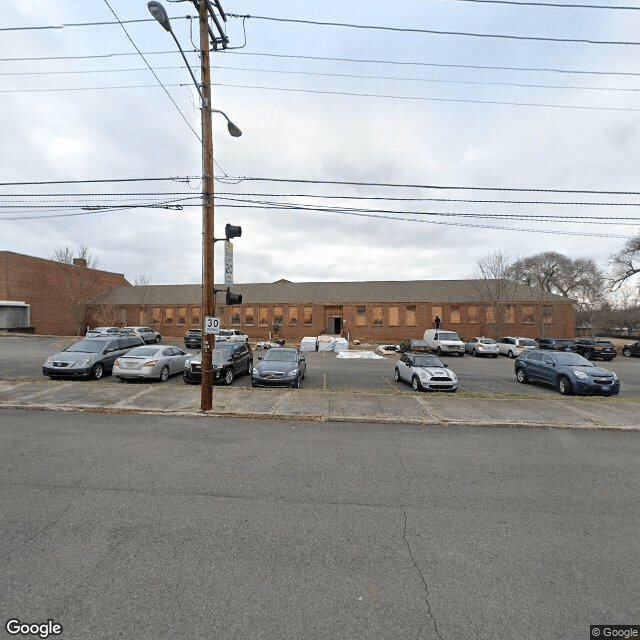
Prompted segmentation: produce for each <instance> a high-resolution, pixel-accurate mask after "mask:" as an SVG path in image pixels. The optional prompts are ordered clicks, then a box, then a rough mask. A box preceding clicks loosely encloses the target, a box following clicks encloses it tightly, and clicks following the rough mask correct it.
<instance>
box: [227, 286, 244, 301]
mask: <svg viewBox="0 0 640 640" xmlns="http://www.w3.org/2000/svg"><path fill="white" fill-rule="evenodd" d="M226 302H227V305H232V304H242V296H241V295H240V294H239V293H231V291H229V289H227V296H226Z"/></svg>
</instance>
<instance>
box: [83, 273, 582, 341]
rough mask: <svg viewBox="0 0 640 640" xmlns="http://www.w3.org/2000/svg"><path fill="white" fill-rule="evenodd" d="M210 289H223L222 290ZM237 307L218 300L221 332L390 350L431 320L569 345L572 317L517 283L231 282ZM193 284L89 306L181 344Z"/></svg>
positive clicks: (190, 319) (197, 295)
mask: <svg viewBox="0 0 640 640" xmlns="http://www.w3.org/2000/svg"><path fill="white" fill-rule="evenodd" d="M216 288H220V289H223V286H222V285H216ZM232 289H233V291H234V293H239V294H241V295H242V298H243V300H242V304H239V305H234V306H226V305H224V304H220V303H221V302H223V301H224V293H218V304H217V306H216V316H218V317H220V318H221V324H222V326H223V327H230V328H238V329H241V330H243V331H244V332H245V333H247V334H248V335H249V336H250V337H251V338H253V339H266V338H270V337H273V336H274V334H275V327H276V326H279V336H280V337H282V338H285V339H290V340H293V339H299V338H301V337H303V336H317V335H320V334H323V333H324V334H336V335H337V334H340V335H342V336H344V337H347V338H349V339H351V340H354V339H359V340H369V341H376V342H387V341H389V342H395V341H399V340H402V339H405V338H416V337H422V334H423V332H424V330H425V329H426V328H427V327H432V326H433V324H434V319H435V317H436V316H438V317H439V318H440V319H441V326H442V328H443V329H444V328H447V329H453V330H455V331H457V332H458V333H459V334H460V335H461V336H463V337H470V336H476V335H486V336H492V337H498V336H501V335H519V336H526V337H539V336H541V335H549V336H551V335H552V336H555V337H567V338H569V337H574V332H575V312H574V306H573V302H572V301H571V300H569V299H567V298H563V297H561V296H556V295H552V294H547V293H544V292H542V291H540V290H538V289H533V288H530V287H527V286H525V285H516V284H514V283H505V282H504V281H485V280H417V281H380V282H290V281H288V280H278V281H277V282H272V283H259V284H238V285H234V286H233V287H232ZM201 301H202V288H201V286H200V285H155V286H154V285H150V286H143V287H137V286H115V287H113V288H111V289H109V290H108V291H106V292H104V293H102V294H101V295H99V296H97V297H96V298H94V299H93V300H92V302H91V307H90V317H91V314H93V317H95V318H99V323H100V324H111V323H113V324H117V325H125V324H128V325H150V326H153V327H154V328H155V329H156V330H158V331H159V332H160V333H161V334H162V335H163V336H167V337H176V338H181V337H182V336H183V335H184V333H185V332H186V331H187V329H190V328H199V327H200V326H201V323H202V316H201Z"/></svg>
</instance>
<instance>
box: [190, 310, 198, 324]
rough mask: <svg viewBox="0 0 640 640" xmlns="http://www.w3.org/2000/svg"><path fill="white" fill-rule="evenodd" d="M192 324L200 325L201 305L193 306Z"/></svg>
mask: <svg viewBox="0 0 640 640" xmlns="http://www.w3.org/2000/svg"><path fill="white" fill-rule="evenodd" d="M191 324H193V325H196V326H199V325H200V307H191Z"/></svg>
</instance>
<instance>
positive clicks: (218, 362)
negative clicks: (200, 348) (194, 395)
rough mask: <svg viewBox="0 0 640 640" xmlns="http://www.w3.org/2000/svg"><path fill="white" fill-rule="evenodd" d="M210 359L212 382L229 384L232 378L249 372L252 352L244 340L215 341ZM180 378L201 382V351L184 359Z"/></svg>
mask: <svg viewBox="0 0 640 640" xmlns="http://www.w3.org/2000/svg"><path fill="white" fill-rule="evenodd" d="M212 360H213V362H212V365H213V366H212V369H213V375H212V378H213V383H214V384H226V385H230V384H231V383H232V382H233V380H234V378H237V377H238V376H241V375H244V374H248V373H251V367H252V366H253V353H252V351H251V347H250V346H249V345H248V344H247V343H246V342H217V343H216V348H215V349H214V350H213V356H212ZM182 379H183V380H184V381H185V382H186V383H187V384H197V383H199V382H202V353H197V354H196V355H195V356H193V358H191V359H189V360H186V361H185V363H184V370H183V372H182Z"/></svg>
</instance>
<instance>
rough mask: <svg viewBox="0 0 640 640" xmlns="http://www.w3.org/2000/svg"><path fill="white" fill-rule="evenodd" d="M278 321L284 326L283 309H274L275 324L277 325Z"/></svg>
mask: <svg viewBox="0 0 640 640" xmlns="http://www.w3.org/2000/svg"><path fill="white" fill-rule="evenodd" d="M278 321H280V325H282V307H274V308H273V322H274V323H276V322H278Z"/></svg>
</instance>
